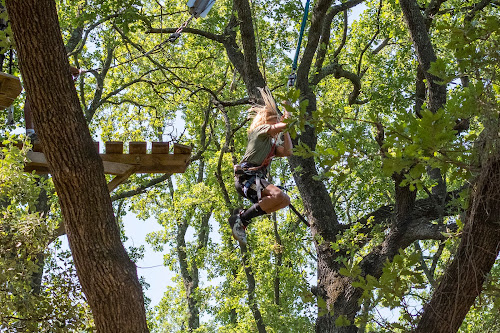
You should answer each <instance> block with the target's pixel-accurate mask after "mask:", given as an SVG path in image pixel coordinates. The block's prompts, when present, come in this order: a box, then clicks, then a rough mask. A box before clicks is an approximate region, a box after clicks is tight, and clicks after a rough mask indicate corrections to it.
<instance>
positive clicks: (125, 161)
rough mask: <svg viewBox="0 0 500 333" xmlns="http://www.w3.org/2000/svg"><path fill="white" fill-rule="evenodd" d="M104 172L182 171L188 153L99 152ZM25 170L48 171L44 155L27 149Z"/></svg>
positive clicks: (187, 162) (184, 168) (187, 161)
mask: <svg viewBox="0 0 500 333" xmlns="http://www.w3.org/2000/svg"><path fill="white" fill-rule="evenodd" d="M100 156H101V158H102V160H103V165H104V172H105V173H108V174H112V175H121V174H124V173H126V172H127V170H128V169H129V167H130V166H134V167H135V169H134V170H135V171H134V172H135V173H169V172H171V173H183V172H184V171H186V169H187V167H188V165H189V159H190V157H191V155H190V154H101V155H100ZM27 157H28V159H29V160H30V161H31V162H29V163H27V164H26V167H25V171H26V172H31V171H33V170H35V171H36V172H37V173H40V174H43V173H49V168H48V164H47V160H46V159H45V155H44V154H43V153H40V152H34V151H29V152H28V153H27Z"/></svg>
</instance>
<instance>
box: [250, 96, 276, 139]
mask: <svg viewBox="0 0 500 333" xmlns="http://www.w3.org/2000/svg"><path fill="white" fill-rule="evenodd" d="M257 89H259V92H260V95H261V96H262V100H263V102H264V105H262V104H254V105H252V107H251V108H250V109H249V110H248V113H249V117H252V118H253V121H252V124H251V125H250V127H249V128H248V132H251V131H253V130H254V129H255V128H256V127H258V126H260V125H263V124H265V123H267V122H268V121H271V120H274V119H276V118H279V114H278V107H277V106H276V102H275V101H274V98H273V95H272V94H271V91H270V90H269V88H268V87H264V88H257Z"/></svg>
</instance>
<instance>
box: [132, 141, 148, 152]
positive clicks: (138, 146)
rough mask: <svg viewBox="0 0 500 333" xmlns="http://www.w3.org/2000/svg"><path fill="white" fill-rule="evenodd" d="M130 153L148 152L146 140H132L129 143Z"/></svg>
mask: <svg viewBox="0 0 500 333" xmlns="http://www.w3.org/2000/svg"><path fill="white" fill-rule="evenodd" d="M128 152H129V154H146V142H142V141H132V142H129V144H128Z"/></svg>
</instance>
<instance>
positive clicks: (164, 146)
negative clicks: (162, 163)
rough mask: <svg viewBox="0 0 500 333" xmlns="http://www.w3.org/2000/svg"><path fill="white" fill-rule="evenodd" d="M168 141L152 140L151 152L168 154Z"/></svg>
mask: <svg viewBox="0 0 500 333" xmlns="http://www.w3.org/2000/svg"><path fill="white" fill-rule="evenodd" d="M169 148H170V145H169V143H168V142H151V154H168V150H169Z"/></svg>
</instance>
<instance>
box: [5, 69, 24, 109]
mask: <svg viewBox="0 0 500 333" xmlns="http://www.w3.org/2000/svg"><path fill="white" fill-rule="evenodd" d="M22 90H23V88H22V86H21V81H19V78H17V77H15V76H13V75H10V74H7V73H3V72H0V110H2V109H6V108H8V107H9V106H10V105H11V104H12V102H14V100H15V99H16V98H17V96H19V94H20V93H21V91H22Z"/></svg>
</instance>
